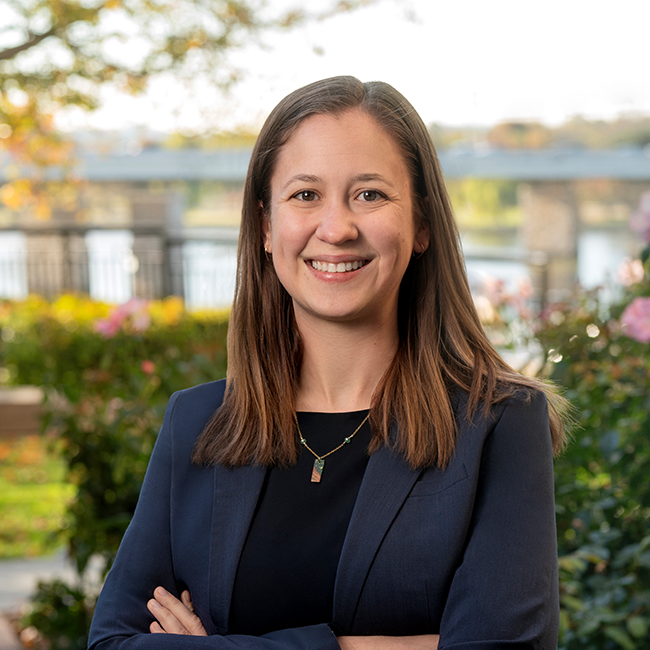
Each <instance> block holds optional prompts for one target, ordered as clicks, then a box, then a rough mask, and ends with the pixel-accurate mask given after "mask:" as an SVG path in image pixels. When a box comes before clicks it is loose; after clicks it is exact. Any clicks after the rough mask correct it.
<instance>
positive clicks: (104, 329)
mask: <svg viewBox="0 0 650 650" xmlns="http://www.w3.org/2000/svg"><path fill="white" fill-rule="evenodd" d="M120 329H122V318H121V317H120V316H119V315H116V314H115V312H113V313H111V315H110V316H109V317H108V318H102V319H101V320H98V321H96V322H95V331H96V332H98V333H99V334H101V335H102V336H104V337H105V338H107V339H112V338H113V337H114V336H115V335H116V334H117V333H118V332H119V331H120Z"/></svg>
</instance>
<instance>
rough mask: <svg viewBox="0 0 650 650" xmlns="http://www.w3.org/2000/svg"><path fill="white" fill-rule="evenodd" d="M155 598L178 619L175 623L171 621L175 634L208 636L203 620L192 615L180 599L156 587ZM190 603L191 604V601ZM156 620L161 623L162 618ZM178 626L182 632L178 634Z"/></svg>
mask: <svg viewBox="0 0 650 650" xmlns="http://www.w3.org/2000/svg"><path fill="white" fill-rule="evenodd" d="M154 597H155V599H156V602H158V603H159V604H160V605H162V607H163V608H164V609H166V610H167V611H168V612H170V613H171V614H172V616H173V617H174V619H176V620H175V621H173V620H170V625H172V626H173V627H174V628H175V629H174V632H173V633H174V634H193V635H195V636H207V632H206V631H205V628H204V627H203V623H201V619H199V617H198V616H197V615H196V614H194V613H192V612H191V611H190V610H189V608H188V607H187V606H186V605H185V604H184V603H182V602H181V601H180V600H178V598H176V597H175V596H173V595H172V594H170V593H169V592H167V591H166V590H165V589H163V588H162V587H156V589H155V591H154ZM188 597H189V593H188ZM189 602H190V603H191V599H190V601H189ZM154 615H155V614H154ZM156 618H157V619H158V620H159V621H160V617H158V616H156ZM160 622H161V623H162V626H163V628H165V630H166V631H167V632H172V630H170V629H169V628H168V627H167V626H166V625H165V623H164V622H163V621H160ZM177 624H178V625H180V628H181V630H180V631H178V632H177V631H175V630H176V628H177Z"/></svg>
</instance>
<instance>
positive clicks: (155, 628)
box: [149, 621, 165, 634]
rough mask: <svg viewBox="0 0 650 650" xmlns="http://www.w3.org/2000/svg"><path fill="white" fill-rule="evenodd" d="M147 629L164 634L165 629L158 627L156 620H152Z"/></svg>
mask: <svg viewBox="0 0 650 650" xmlns="http://www.w3.org/2000/svg"><path fill="white" fill-rule="evenodd" d="M149 631H150V632H152V633H153V634H165V630H163V629H162V627H160V623H158V621H154V622H153V623H152V624H151V625H150V626H149Z"/></svg>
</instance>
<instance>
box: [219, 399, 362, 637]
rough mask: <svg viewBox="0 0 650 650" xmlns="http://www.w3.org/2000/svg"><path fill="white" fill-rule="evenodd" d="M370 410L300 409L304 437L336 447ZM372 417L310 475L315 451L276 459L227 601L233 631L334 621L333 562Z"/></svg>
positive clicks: (320, 448) (320, 447)
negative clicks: (284, 463)
mask: <svg viewBox="0 0 650 650" xmlns="http://www.w3.org/2000/svg"><path fill="white" fill-rule="evenodd" d="M367 414H368V411H367V410H366V411H354V412H351V413H306V412H305V413H298V423H299V425H300V430H301V431H302V434H303V436H304V438H305V439H306V440H307V444H308V445H309V446H310V447H311V448H312V449H313V450H314V451H315V452H316V453H317V454H319V455H321V456H322V455H324V454H326V453H327V452H329V451H331V450H332V449H334V448H335V447H337V446H338V445H339V444H341V443H342V442H343V440H344V439H345V438H346V437H347V436H349V435H350V434H351V433H352V432H353V431H354V430H355V429H356V428H357V427H358V426H359V424H361V422H362V420H363V418H364V417H365V416H366V415H367ZM370 438H371V431H370V424H369V423H368V422H366V423H365V424H364V425H363V427H361V429H360V430H359V432H358V433H357V434H356V435H355V436H354V438H352V440H351V441H350V443H349V444H346V445H344V446H343V447H342V448H341V449H339V450H338V451H336V452H334V453H333V454H332V455H331V456H328V457H327V458H326V459H325V467H324V469H323V476H322V480H321V482H320V483H312V482H311V474H312V468H313V466H314V460H315V457H314V456H313V455H312V454H311V453H310V452H309V450H307V449H305V447H304V446H303V445H300V456H299V458H298V463H297V464H296V465H294V466H292V467H288V468H281V467H271V468H269V469H268V470H267V472H266V478H265V480H264V485H263V487H262V491H261V493H260V497H259V500H258V503H257V508H256V511H255V515H254V516H253V521H252V524H251V527H250V529H249V531H248V536H247V538H246V542H245V544H244V549H243V551H242V555H241V558H240V560H239V566H238V568H237V576H236V579H235V586H234V590H233V597H232V604H231V609H230V626H229V628H230V629H229V633H230V634H251V635H256V636H258V635H261V634H266V633H268V632H272V631H274V630H280V629H288V628H293V627H302V626H305V625H316V624H319V623H330V622H331V621H332V603H333V595H334V581H335V578H336V569H337V566H338V562H339V557H340V555H341V549H342V547H343V540H344V539H345V534H346V532H347V528H348V524H349V522H350V517H351V516H352V510H353V508H354V504H355V501H356V498H357V494H358V493H359V487H360V486H361V481H362V479H363V474H364V472H365V469H366V465H367V463H368V454H367V449H368V445H369V444H370Z"/></svg>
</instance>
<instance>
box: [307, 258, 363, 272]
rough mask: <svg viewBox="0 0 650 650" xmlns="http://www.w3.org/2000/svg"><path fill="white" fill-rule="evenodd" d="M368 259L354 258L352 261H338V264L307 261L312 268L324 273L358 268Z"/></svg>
mask: <svg viewBox="0 0 650 650" xmlns="http://www.w3.org/2000/svg"><path fill="white" fill-rule="evenodd" d="M369 261H370V260H354V261H353V262H338V264H334V263H332V262H320V261H318V260H310V261H309V263H310V264H311V266H312V268H313V269H316V270H317V271H322V272H324V273H349V272H350V271H356V270H357V269H360V268H361V267H362V266H365V265H366V264H368V262H369Z"/></svg>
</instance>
